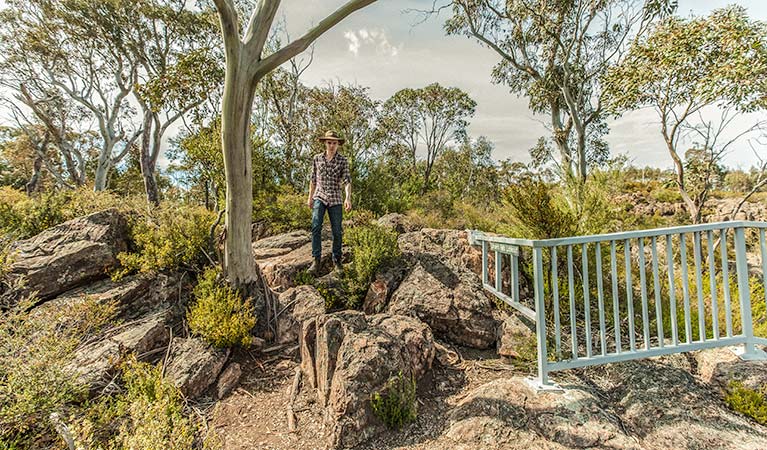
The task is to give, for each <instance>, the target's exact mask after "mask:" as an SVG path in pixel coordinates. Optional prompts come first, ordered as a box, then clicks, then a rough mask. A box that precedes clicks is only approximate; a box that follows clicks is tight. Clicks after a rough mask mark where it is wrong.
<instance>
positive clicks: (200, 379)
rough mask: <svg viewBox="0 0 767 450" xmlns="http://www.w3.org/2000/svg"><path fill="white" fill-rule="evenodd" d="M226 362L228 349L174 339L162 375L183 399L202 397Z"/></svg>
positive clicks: (200, 342) (191, 339)
mask: <svg viewBox="0 0 767 450" xmlns="http://www.w3.org/2000/svg"><path fill="white" fill-rule="evenodd" d="M228 358H229V349H223V350H222V349H216V348H213V347H211V346H210V345H208V344H206V343H205V342H203V341H202V340H201V339H198V338H186V339H183V338H180V339H174V340H173V343H172V344H171V349H170V354H169V357H168V362H167V366H166V367H165V375H166V376H167V377H168V379H170V380H171V381H173V383H174V384H175V385H176V386H177V387H178V388H179V389H180V390H181V393H182V394H184V395H185V396H186V397H189V398H194V397H197V396H199V395H200V394H202V393H203V392H204V391H205V390H206V389H207V388H208V387H209V386H210V385H212V384H213V383H215V382H216V380H217V379H218V375H219V373H221V369H222V368H223V367H224V364H226V360H227V359H228Z"/></svg>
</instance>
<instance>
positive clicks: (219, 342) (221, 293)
mask: <svg viewBox="0 0 767 450" xmlns="http://www.w3.org/2000/svg"><path fill="white" fill-rule="evenodd" d="M194 298H195V301H194V303H193V304H192V306H191V308H190V309H189V312H188V313H187V315H186V318H187V321H188V322H189V329H190V330H191V331H192V333H194V334H197V335H199V336H200V337H202V338H203V339H204V340H205V341H207V342H209V343H210V344H211V345H213V346H215V347H232V346H234V345H241V346H243V347H247V346H249V345H250V342H251V339H250V330H252V329H253V327H254V326H255V325H256V317H255V316H254V315H253V311H252V307H251V304H250V300H246V301H244V302H243V300H242V298H241V297H240V294H239V293H238V292H236V291H235V290H234V289H232V288H231V287H229V286H228V285H226V284H223V283H221V282H220V281H219V272H218V271H217V270H216V269H208V270H206V271H205V273H204V274H203V276H202V278H201V279H200V280H199V282H198V283H197V286H195V288H194Z"/></svg>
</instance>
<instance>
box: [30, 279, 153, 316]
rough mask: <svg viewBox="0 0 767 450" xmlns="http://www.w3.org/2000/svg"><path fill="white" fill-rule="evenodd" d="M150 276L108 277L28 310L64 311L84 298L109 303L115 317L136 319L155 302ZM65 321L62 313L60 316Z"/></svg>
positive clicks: (44, 313) (42, 313) (45, 312)
mask: <svg viewBox="0 0 767 450" xmlns="http://www.w3.org/2000/svg"><path fill="white" fill-rule="evenodd" d="M153 281H154V280H153V279H152V277H150V276H146V275H136V276H130V277H126V278H125V279H123V280H120V281H112V280H110V279H106V280H100V281H96V282H95V283H92V284H89V285H87V286H84V287H79V288H75V289H72V290H69V291H67V292H65V293H63V294H61V295H59V296H57V297H56V298H54V299H52V300H50V301H47V302H45V303H43V304H41V305H39V306H37V307H35V308H34V309H33V310H32V312H31V313H32V314H33V315H34V316H44V315H46V314H47V313H49V312H54V311H57V312H59V311H67V310H71V309H73V308H75V307H77V306H78V305H80V304H83V303H84V302H86V301H88V300H95V301H96V302H97V303H98V304H101V305H107V304H110V303H113V304H114V305H115V308H116V311H115V312H116V315H117V317H118V318H126V319H129V320H130V319H136V318H138V317H139V316H140V315H141V314H142V313H146V312H147V310H149V309H153V308H154V307H155V306H159V305H156V304H155V302H153V301H152V296H151V295H150V294H151V293H150V287H151V285H152V283H153ZM61 319H62V320H67V319H68V317H66V315H64V316H62V317H61Z"/></svg>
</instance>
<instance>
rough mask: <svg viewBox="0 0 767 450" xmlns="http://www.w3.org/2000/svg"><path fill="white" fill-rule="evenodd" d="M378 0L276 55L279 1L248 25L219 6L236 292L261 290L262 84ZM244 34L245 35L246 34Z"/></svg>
mask: <svg viewBox="0 0 767 450" xmlns="http://www.w3.org/2000/svg"><path fill="white" fill-rule="evenodd" d="M373 2H375V0H349V1H348V2H346V3H345V4H344V5H343V6H341V7H340V8H338V9H337V10H336V11H334V12H333V13H331V14H329V15H328V16H327V17H325V18H324V19H322V20H320V21H319V23H318V24H317V25H316V26H314V27H313V28H311V29H310V30H308V31H307V32H306V33H305V34H304V35H303V36H301V37H300V38H298V39H295V40H294V41H292V42H290V43H288V44H286V45H285V46H284V47H282V48H280V49H278V50H275V51H273V52H271V53H266V52H264V47H265V43H266V40H267V37H268V35H269V31H270V28H271V26H272V23H273V22H274V18H275V15H276V14H277V9H278V8H279V6H280V1H279V0H261V1H260V2H259V3H258V5H257V6H256V8H254V10H253V12H252V14H251V16H250V19H248V20H247V22H246V23H243V22H241V21H240V13H239V12H238V9H237V7H236V5H235V2H234V1H233V0H213V3H214V4H215V6H216V10H217V11H218V16H219V20H220V23H221V33H222V35H223V41H224V51H225V58H226V75H225V77H224V94H223V100H222V107H221V111H222V118H221V141H222V147H223V153H224V170H225V174H226V233H227V234H226V242H225V251H224V268H225V271H226V274H227V277H228V280H229V282H230V283H231V284H232V285H234V286H239V287H247V288H248V290H250V288H251V287H252V288H256V287H257V286H258V282H259V279H258V274H257V269H256V264H255V260H254V259H253V254H252V250H251V220H252V219H251V218H252V212H253V167H252V163H251V153H252V150H251V145H250V132H249V129H250V116H251V111H252V108H253V99H254V95H255V92H256V89H257V87H258V83H259V82H260V81H261V80H262V79H263V78H264V77H265V76H266V75H267V74H268V73H269V72H271V71H273V70H274V69H276V68H277V67H279V66H280V65H282V64H283V63H285V62H286V61H288V60H289V59H290V58H292V57H294V56H295V55H297V54H299V53H301V52H303V51H304V50H306V49H307V48H308V47H309V45H310V44H311V43H312V42H314V41H315V40H316V39H317V38H318V37H320V36H321V35H322V34H323V33H325V32H326V31H327V30H329V29H330V28H332V27H333V26H335V25H336V24H337V23H339V22H340V21H341V20H343V19H344V18H345V17H347V16H348V15H349V14H351V13H353V12H354V11H357V10H358V9H360V8H363V7H365V6H367V5H370V4H372V3H373ZM243 29H244V32H243V33H241V30H243Z"/></svg>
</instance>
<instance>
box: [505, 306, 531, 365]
mask: <svg viewBox="0 0 767 450" xmlns="http://www.w3.org/2000/svg"><path fill="white" fill-rule="evenodd" d="M531 344H532V348H533V349H535V348H536V334H535V324H533V323H530V321H529V320H527V318H526V317H523V316H520V315H519V314H516V313H515V314H512V315H510V316H509V317H507V318H506V320H504V321H503V322H502V323H501V325H500V326H499V327H498V354H499V355H500V356H501V357H502V358H514V359H516V358H519V357H520V353H519V350H520V349H525V350H526V349H529V348H530V346H531Z"/></svg>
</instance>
